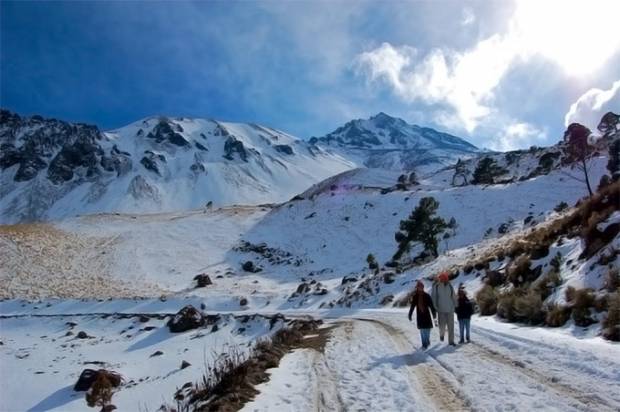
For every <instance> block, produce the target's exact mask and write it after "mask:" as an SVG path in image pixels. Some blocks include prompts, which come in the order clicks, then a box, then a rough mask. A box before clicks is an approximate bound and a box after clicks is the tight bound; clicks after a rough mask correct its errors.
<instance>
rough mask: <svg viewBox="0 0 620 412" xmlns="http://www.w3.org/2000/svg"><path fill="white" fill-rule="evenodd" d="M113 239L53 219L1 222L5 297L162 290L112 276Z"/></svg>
mask: <svg viewBox="0 0 620 412" xmlns="http://www.w3.org/2000/svg"><path fill="white" fill-rule="evenodd" d="M112 242H113V239H110V238H101V237H97V238H94V237H87V236H78V235H77V234H73V233H68V232H65V231H63V230H60V229H58V228H57V227H54V226H52V225H50V224H44V223H34V224H17V225H0V298H24V299H40V298H45V297H59V298H89V297H96V298H105V297H112V296H113V297H133V296H150V295H152V296H157V295H159V294H161V291H160V290H159V289H157V288H155V287H152V286H148V287H140V288H137V287H135V286H130V285H128V284H126V283H124V282H122V281H120V280H118V279H114V278H112V276H111V275H110V274H109V271H108V267H109V265H110V263H111V260H112V259H113V257H112V255H113V253H112V248H111V245H112Z"/></svg>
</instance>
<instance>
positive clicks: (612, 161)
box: [607, 139, 620, 180]
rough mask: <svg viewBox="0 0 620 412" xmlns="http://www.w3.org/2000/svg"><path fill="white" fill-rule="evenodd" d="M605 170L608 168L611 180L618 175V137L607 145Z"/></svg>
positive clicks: (619, 170) (619, 153)
mask: <svg viewBox="0 0 620 412" xmlns="http://www.w3.org/2000/svg"><path fill="white" fill-rule="evenodd" d="M607 170H609V173H610V174H611V178H612V180H615V179H617V178H618V177H619V176H620V139H616V140H614V141H613V142H612V143H611V144H610V145H609V160H608V161H607Z"/></svg>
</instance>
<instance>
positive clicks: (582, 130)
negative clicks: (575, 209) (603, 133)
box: [564, 123, 594, 197]
mask: <svg viewBox="0 0 620 412" xmlns="http://www.w3.org/2000/svg"><path fill="white" fill-rule="evenodd" d="M591 134H592V132H591V131H590V129H588V128H587V127H585V126H584V125H582V124H579V123H571V124H570V125H569V126H568V128H566V131H565V132H564V142H565V143H566V153H567V155H568V156H567V158H568V160H569V161H570V162H572V163H573V164H575V165H576V166H577V168H578V169H579V170H581V171H582V172H583V175H584V180H583V181H584V182H585V184H586V186H587V188H588V193H589V194H590V197H592V187H591V186H590V178H589V176H588V163H587V162H588V160H589V158H590V156H591V155H592V153H593V151H594V150H593V149H594V148H593V147H592V145H590V142H589V141H588V138H589V137H590V135H591ZM573 177H574V176H573ZM577 180H581V179H577Z"/></svg>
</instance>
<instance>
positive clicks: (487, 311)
mask: <svg viewBox="0 0 620 412" xmlns="http://www.w3.org/2000/svg"><path fill="white" fill-rule="evenodd" d="M476 303H477V304H478V307H479V308H480V315H481V316H489V315H494V314H495V312H496V311H497V293H496V292H495V289H493V287H491V286H489V285H484V286H483V287H482V289H480V290H479V291H478V293H476Z"/></svg>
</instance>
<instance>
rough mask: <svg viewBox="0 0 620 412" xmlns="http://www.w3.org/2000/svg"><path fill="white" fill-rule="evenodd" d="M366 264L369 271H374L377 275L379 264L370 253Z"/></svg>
mask: <svg viewBox="0 0 620 412" xmlns="http://www.w3.org/2000/svg"><path fill="white" fill-rule="evenodd" d="M366 263H368V269H370V270H374V271H375V273H377V272H378V271H379V264H378V263H377V260H376V259H375V256H374V255H373V254H372V253H369V254H368V256H367V257H366Z"/></svg>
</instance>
